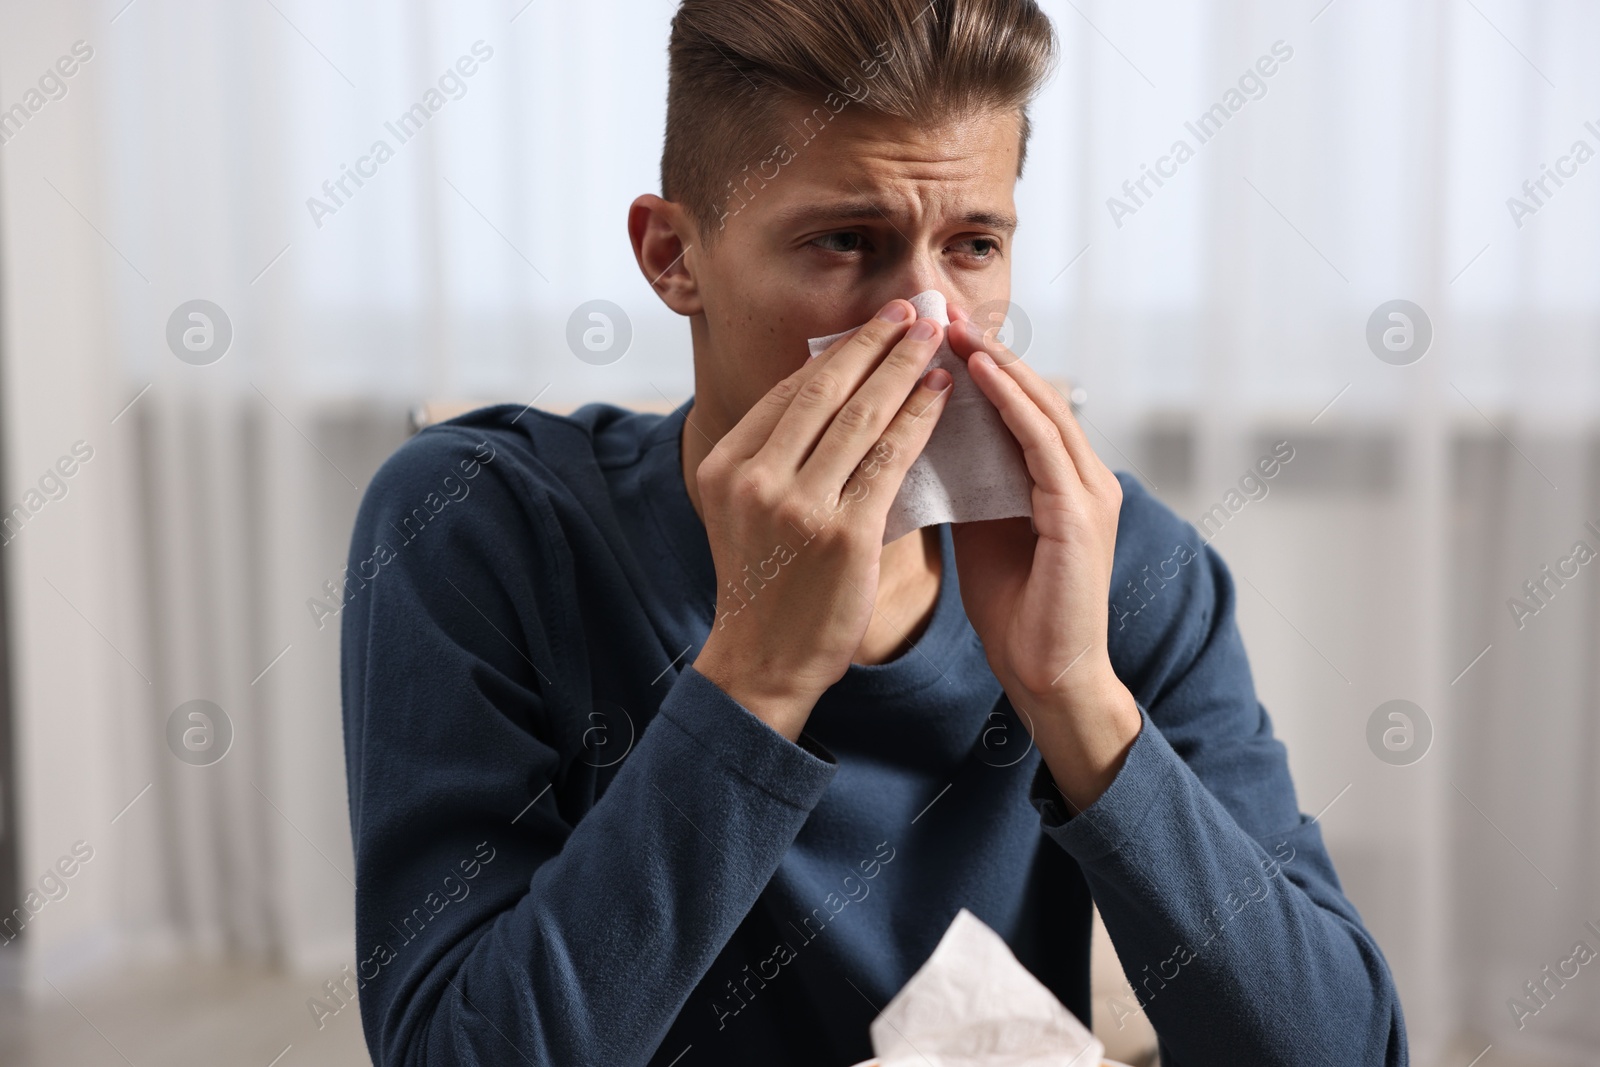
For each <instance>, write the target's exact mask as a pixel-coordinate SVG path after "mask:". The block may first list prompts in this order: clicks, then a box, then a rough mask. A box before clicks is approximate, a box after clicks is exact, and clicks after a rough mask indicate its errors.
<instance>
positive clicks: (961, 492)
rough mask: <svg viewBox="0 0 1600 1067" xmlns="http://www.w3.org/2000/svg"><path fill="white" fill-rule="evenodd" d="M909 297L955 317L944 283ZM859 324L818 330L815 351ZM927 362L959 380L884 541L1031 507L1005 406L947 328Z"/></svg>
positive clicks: (929, 312) (920, 308) (899, 497)
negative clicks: (981, 382)
mask: <svg viewBox="0 0 1600 1067" xmlns="http://www.w3.org/2000/svg"><path fill="white" fill-rule="evenodd" d="M910 299H911V303H912V305H913V306H914V307H915V308H916V309H917V316H918V317H919V318H925V319H933V320H934V321H935V322H938V323H939V324H940V325H941V326H948V325H950V318H949V315H948V313H947V312H946V310H945V299H944V294H943V293H941V292H939V290H937V289H929V290H927V291H926V292H922V293H918V294H917V295H916V296H913V297H911V298H910ZM859 328H860V327H856V329H859ZM853 332H854V330H845V331H844V332H843V333H836V334H831V335H830V336H827V337H813V338H812V339H811V340H809V341H807V342H806V344H807V345H808V346H809V347H810V349H811V355H812V357H813V358H815V357H816V356H818V355H821V354H822V352H823V351H825V350H826V349H827V348H828V346H829V345H831V344H833V342H835V341H837V340H838V339H839V338H841V337H843V336H845V334H848V333H853ZM928 366H929V369H932V368H933V367H943V368H944V369H945V370H947V371H949V372H950V377H951V379H952V380H953V382H954V384H953V385H952V386H951V392H950V398H949V399H948V400H947V401H945V409H944V413H943V414H942V415H940V416H939V421H938V423H937V424H936V425H935V426H934V429H933V435H932V436H931V437H930V438H929V439H928V443H927V445H926V446H925V447H924V448H923V450H922V454H921V455H920V456H918V457H917V459H916V461H915V462H913V463H912V464H911V468H910V470H908V471H907V472H906V476H905V480H904V481H902V482H901V483H900V492H899V493H898V494H896V496H895V498H894V503H893V504H892V505H891V506H890V508H889V517H888V522H887V524H886V525H885V527H884V531H883V543H884V544H888V543H889V542H890V541H893V540H895V539H896V538H898V537H903V536H904V535H906V534H908V533H910V532H911V531H912V530H917V529H921V528H922V527H924V526H932V525H935V524H937V523H941V522H981V521H983V520H985V519H1009V518H1014V517H1016V516H1019V515H1029V516H1031V515H1032V514H1033V497H1032V492H1033V481H1032V479H1030V478H1029V477H1028V467H1027V464H1026V463H1025V462H1024V460H1023V458H1022V450H1021V448H1019V447H1018V446H1017V442H1016V438H1014V437H1012V435H1011V431H1010V430H1009V429H1007V428H1006V424H1005V421H1004V420H1003V419H1002V418H1001V417H1000V412H998V411H996V410H995V407H994V405H993V404H991V403H990V402H989V398H988V397H986V396H984V394H983V390H981V389H979V388H978V383H976V382H974V381H973V380H972V378H971V376H970V375H968V374H967V364H966V361H965V360H963V359H962V358H961V357H960V356H958V355H956V354H955V351H954V350H953V349H952V348H951V347H950V341H949V338H948V335H947V336H946V338H945V340H944V341H942V342H941V343H940V345H939V351H938V352H937V353H935V355H934V357H933V361H932V362H931V363H930V364H929V365H928Z"/></svg>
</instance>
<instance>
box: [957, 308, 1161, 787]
mask: <svg viewBox="0 0 1600 1067" xmlns="http://www.w3.org/2000/svg"><path fill="white" fill-rule="evenodd" d="M950 319H951V322H950V344H951V347H952V348H953V349H955V352H956V354H957V355H959V356H961V357H962V358H964V359H966V361H967V369H968V372H969V373H970V374H971V375H972V380H973V381H974V382H976V383H977V385H978V388H980V389H982V390H983V393H984V395H985V396H987V397H988V398H989V400H990V401H991V402H992V403H993V404H994V406H995V408H996V409H997V410H998V411H999V412H1000V415H1001V417H1002V418H1003V419H1004V420H1005V424H1006V426H1007V428H1009V429H1010V430H1011V433H1012V435H1013V436H1014V437H1015V438H1016V439H1017V443H1018V444H1019V445H1021V447H1022V454H1023V458H1024V460H1025V461H1026V462H1027V466H1028V474H1029V476H1030V477H1031V478H1032V479H1033V523H1032V528H1031V529H1030V528H1029V523H1028V520H1027V519H1024V518H1016V519H997V520H993V521H990V522H973V523H958V524H956V525H955V526H954V527H952V531H951V532H952V539H953V541H954V544H955V552H956V569H957V572H958V573H959V574H960V578H961V601H962V604H963V606H964V607H965V608H966V612H967V618H968V619H969V620H971V622H972V627H973V629H974V630H976V631H977V633H978V637H979V638H980V639H981V640H982V641H983V648H984V652H985V653H986V655H987V656H988V659H989V669H990V670H992V671H993V672H994V674H995V677H996V678H998V679H999V681H1000V684H1001V686H1002V687H1003V688H1004V689H1005V691H1006V695H1007V696H1008V697H1009V698H1010V700H1011V704H1012V706H1013V707H1015V708H1016V709H1017V710H1018V711H1019V712H1021V713H1022V714H1023V717H1024V719H1025V721H1027V722H1028V725H1029V729H1030V730H1031V731H1032V732H1033V737H1034V742H1035V743H1036V744H1037V745H1038V746H1039V752H1040V755H1041V756H1042V757H1043V758H1044V760H1045V763H1046V764H1048V765H1049V767H1050V772H1051V774H1052V775H1053V776H1054V778H1055V781H1056V785H1057V787H1058V788H1059V789H1061V791H1062V792H1063V794H1064V795H1065V796H1066V798H1067V800H1068V801H1069V802H1070V803H1071V805H1072V807H1073V809H1074V810H1082V809H1083V808H1086V807H1088V806H1089V805H1090V804H1092V803H1093V802H1094V801H1095V799H1096V798H1097V797H1099V796H1100V794H1101V793H1102V792H1104V791H1105V789H1106V787H1107V786H1108V785H1110V784H1111V781H1112V779H1114V778H1115V777H1116V774H1117V771H1118V770H1119V769H1120V768H1121V766H1122V760H1123V758H1124V756H1126V754H1127V751H1128V747H1129V746H1130V745H1132V743H1133V739H1134V738H1135V737H1137V736H1138V733H1139V728H1140V718H1139V709H1138V706H1137V705H1136V704H1135V703H1134V700H1133V696H1132V694H1131V693H1129V692H1128V689H1127V687H1126V686H1124V685H1123V684H1122V683H1121V681H1119V680H1118V678H1117V676H1116V673H1115V671H1113V670H1112V667H1111V657H1110V651H1109V649H1108V647H1107V644H1106V622H1107V611H1108V609H1107V604H1108V603H1109V601H1110V592H1111V563H1112V556H1113V554H1114V551H1115V549H1116V543H1117V519H1118V516H1119V514H1120V512H1121V508H1122V486H1121V485H1120V484H1118V482H1117V478H1116V475H1114V474H1112V473H1111V470H1110V469H1109V468H1108V467H1107V466H1106V465H1105V464H1104V463H1102V462H1101V461H1100V457H1099V456H1097V455H1095V453H1094V449H1093V448H1091V447H1090V445H1089V442H1088V439H1087V438H1085V437H1084V435H1083V430H1082V429H1081V428H1080V427H1079V426H1078V422H1077V420H1076V419H1075V418H1073V415H1072V408H1071V406H1070V405H1069V404H1068V403H1067V401H1066V399H1065V398H1063V397H1062V396H1061V394H1060V393H1059V392H1057V391H1056V390H1055V388H1054V387H1052V386H1051V385H1050V384H1049V383H1048V382H1046V381H1045V380H1044V379H1042V378H1040V377H1039V375H1037V374H1035V373H1034V371H1033V369H1032V368H1031V367H1029V366H1028V365H1027V364H1026V363H1024V362H1022V360H1020V359H1019V358H1017V357H1016V356H1015V355H1013V354H1012V353H1011V352H1010V351H1009V350H1008V349H1007V348H1006V347H1005V346H1004V345H1002V344H1000V343H999V342H998V341H997V340H995V338H994V336H993V333H992V332H991V331H989V330H986V329H985V328H984V326H983V325H980V324H978V323H975V322H973V321H972V319H971V318H970V317H969V316H968V315H967V314H966V312H965V311H963V310H962V309H960V308H958V307H956V306H955V305H951V306H950Z"/></svg>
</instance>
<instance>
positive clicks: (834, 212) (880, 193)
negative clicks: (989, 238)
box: [762, 109, 1020, 230]
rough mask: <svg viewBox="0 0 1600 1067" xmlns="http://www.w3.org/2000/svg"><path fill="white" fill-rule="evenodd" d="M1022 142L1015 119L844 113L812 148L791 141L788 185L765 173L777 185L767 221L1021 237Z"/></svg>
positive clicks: (998, 114) (1008, 115) (1005, 114)
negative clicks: (927, 219)
mask: <svg viewBox="0 0 1600 1067" xmlns="http://www.w3.org/2000/svg"><path fill="white" fill-rule="evenodd" d="M791 129H792V127H791ZM1019 138H1020V124H1019V120H1018V117H1017V115H1016V112H1015V111H995V110H985V111H977V112H970V113H966V114H961V115H951V116H947V117H945V118H944V119H942V120H940V121H938V122H935V123H918V122H912V121H909V120H906V119H900V118H896V117H894V116H888V115H880V114H877V113H873V112H867V111H863V110H857V111H855V112H854V113H852V112H851V111H850V110H849V109H846V110H845V112H843V113H842V114H840V115H838V116H836V117H835V119H834V120H833V121H832V122H831V123H830V124H829V126H828V127H826V128H824V129H822V130H820V131H817V132H816V133H815V135H814V136H813V137H812V138H811V139H810V140H806V139H804V138H795V139H793V140H791V142H790V145H789V147H790V151H791V153H792V155H790V156H789V158H788V159H787V160H786V161H785V162H784V165H783V166H782V167H781V168H780V170H781V171H787V172H788V173H787V175H785V174H783V173H779V174H777V175H776V176H769V175H768V174H766V173H763V175H762V177H763V178H769V177H770V178H771V180H773V181H775V182H777V183H778V184H779V188H777V189H772V190H771V192H772V193H775V194H777V195H773V196H769V197H768V198H767V200H768V205H769V208H770V215H769V217H770V218H771V219H772V220H773V221H774V222H776V223H777V224H778V225H781V226H790V225H801V224H803V223H806V222H811V221H817V222H853V221H868V220H871V219H882V218H885V217H887V218H890V219H899V218H905V219H907V220H909V219H910V218H911V217H913V216H929V215H934V216H937V217H939V218H940V219H943V220H945V221H952V222H953V221H966V222H967V223H968V224H970V225H973V226H983V227H987V228H991V229H1007V230H1009V229H1014V228H1015V226H1016V218H1015V214H1014V211H1013V208H1012V199H1011V195H1012V189H1013V186H1014V185H1015V183H1016V167H1017V154H1018V152H1019V151H1020V141H1019ZM768 169H769V170H770V169H771V168H768Z"/></svg>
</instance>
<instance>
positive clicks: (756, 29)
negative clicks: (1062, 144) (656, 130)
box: [661, 0, 1057, 245]
mask: <svg viewBox="0 0 1600 1067" xmlns="http://www.w3.org/2000/svg"><path fill="white" fill-rule="evenodd" d="M667 53H668V80H667V125H666V139H665V143H664V145H663V148H662V153H661V187H662V193H661V195H662V197H663V198H664V199H667V200H673V201H676V202H678V203H680V204H682V205H684V207H685V208H687V209H688V211H689V213H690V215H691V216H692V217H693V218H694V219H695V221H696V223H697V225H698V228H699V230H700V235H701V239H702V242H703V243H705V244H708V245H709V244H711V243H713V242H714V241H715V239H716V237H717V236H718V235H719V234H720V232H721V230H722V228H723V226H724V224H725V223H726V219H727V217H728V216H729V215H730V214H734V213H736V212H737V210H738V208H739V207H741V206H742V205H743V203H744V202H745V199H746V198H749V197H751V196H753V195H755V193H756V191H757V190H758V189H760V188H762V187H764V186H765V183H766V182H767V181H771V180H774V179H775V178H776V176H777V173H778V170H779V169H780V168H781V166H782V165H783V164H784V163H786V162H788V161H789V160H792V159H793V158H796V157H797V156H798V155H800V154H801V153H802V152H804V151H805V145H807V144H809V143H810V141H811V140H813V139H815V138H816V137H817V136H819V135H821V134H822V132H823V131H824V130H825V129H826V126H827V123H828V122H829V121H831V120H832V119H833V117H835V116H836V115H838V114H839V113H840V112H841V111H843V110H845V109H846V108H848V107H856V108H864V109H866V110H868V111H872V112H875V113H878V114H881V115H889V116H894V117H896V118H901V119H906V120H909V121H912V122H934V121H939V120H942V119H946V118H952V117H959V116H962V115H966V114H971V113H973V112H975V111H979V110H987V109H998V110H1006V109H1011V108H1015V109H1016V112H1017V114H1018V116H1019V118H1020V121H1021V144H1020V146H1019V152H1018V156H1017V175H1018V177H1020V176H1021V175H1022V165H1023V163H1024V161H1025V160H1026V158H1027V151H1028V135H1029V133H1030V123H1029V120H1028V104H1029V102H1030V101H1031V100H1032V98H1033V96H1034V94H1035V93H1036V92H1037V91H1038V89H1039V87H1040V86H1041V85H1043V83H1044V81H1045V80H1046V79H1047V78H1048V77H1049V76H1050V74H1051V73H1052V71H1053V70H1054V67H1055V62H1056V56H1057V47H1056V37H1055V30H1054V28H1053V27H1052V26H1051V24H1050V20H1049V18H1048V17H1047V16H1046V15H1045V14H1044V12H1042V11H1040V10H1039V6H1038V4H1037V3H1035V2H1034V0H932V2H931V3H930V2H928V0H683V2H682V3H681V4H680V5H679V7H678V11H677V13H676V14H675V15H674V16H673V19H672V33H671V37H670V39H669V43H668V46H667ZM796 103H799V104H801V105H803V106H810V107H811V108H812V110H811V112H810V114H809V115H807V116H806V117H805V118H804V119H803V120H802V122H801V123H800V124H799V125H796V124H795V123H793V122H790V123H788V124H786V125H783V126H781V127H780V122H781V121H782V114H783V113H784V112H786V111H789V110H792V105H794V104H796ZM757 161H760V162H757ZM753 163H754V164H756V166H755V167H754V168H752V164H753Z"/></svg>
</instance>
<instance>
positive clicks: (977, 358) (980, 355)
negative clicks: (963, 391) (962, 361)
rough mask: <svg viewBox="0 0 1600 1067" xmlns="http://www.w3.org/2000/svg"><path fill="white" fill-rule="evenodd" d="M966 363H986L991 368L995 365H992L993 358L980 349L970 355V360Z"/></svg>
mask: <svg viewBox="0 0 1600 1067" xmlns="http://www.w3.org/2000/svg"><path fill="white" fill-rule="evenodd" d="M967 362H968V363H987V364H988V365H989V366H991V367H992V366H994V365H995V364H994V357H993V356H991V355H989V353H988V352H985V351H984V350H983V349H981V348H980V349H978V350H977V351H976V352H974V353H972V358H970V359H969V360H967Z"/></svg>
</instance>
